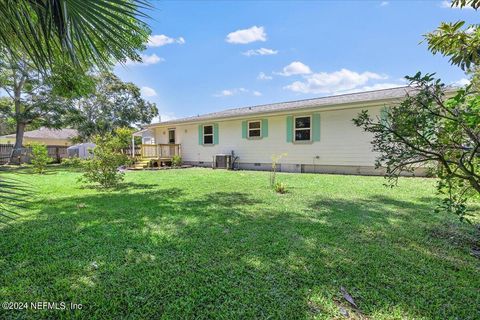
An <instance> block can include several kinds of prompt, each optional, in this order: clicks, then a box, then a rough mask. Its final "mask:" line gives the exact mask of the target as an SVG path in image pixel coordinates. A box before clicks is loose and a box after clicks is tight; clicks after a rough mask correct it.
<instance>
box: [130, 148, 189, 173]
mask: <svg viewBox="0 0 480 320" xmlns="http://www.w3.org/2000/svg"><path fill="white" fill-rule="evenodd" d="M140 155H141V159H139V160H137V162H136V163H135V165H134V168H136V169H141V168H152V167H162V166H164V165H169V163H171V161H172V158H173V157H174V156H180V155H181V153H180V144H142V145H141V147H140Z"/></svg>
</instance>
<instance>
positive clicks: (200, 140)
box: [198, 124, 203, 145]
mask: <svg viewBox="0 0 480 320" xmlns="http://www.w3.org/2000/svg"><path fill="white" fill-rule="evenodd" d="M198 144H199V145H202V144H203V126H202V125H201V124H199V125H198Z"/></svg>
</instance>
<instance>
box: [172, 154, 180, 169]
mask: <svg viewBox="0 0 480 320" xmlns="http://www.w3.org/2000/svg"><path fill="white" fill-rule="evenodd" d="M181 165H182V157H181V156H179V155H175V156H173V158H172V166H173V167H180V166H181Z"/></svg>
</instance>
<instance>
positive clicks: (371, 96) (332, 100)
mask: <svg viewBox="0 0 480 320" xmlns="http://www.w3.org/2000/svg"><path fill="white" fill-rule="evenodd" d="M414 90H415V88H412V87H408V86H404V87H397V88H390V89H381V90H374V91H364V92H358V93H348V94H341V95H335V96H328V97H321V98H314V99H306V100H297V101H288V102H279V103H271V104H264V105H259V106H250V107H242V108H234V109H227V110H224V111H219V112H213V113H207V114H203V115H198V116H192V117H186V118H181V119H175V120H171V121H164V122H158V123H152V124H150V125H148V126H147V127H153V126H158V125H164V124H165V125H170V124H177V123H183V122H193V121H205V120H212V119H220V118H230V117H241V116H250V115H255V114H262V113H272V112H281V111H290V110H299V109H308V108H314V107H328V106H334V105H342V104H352V103H362V102H375V101H383V100H392V99H398V98H403V97H405V95H406V94H407V93H408V92H412V91H414Z"/></svg>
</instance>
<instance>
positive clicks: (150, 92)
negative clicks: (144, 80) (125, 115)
mask: <svg viewBox="0 0 480 320" xmlns="http://www.w3.org/2000/svg"><path fill="white" fill-rule="evenodd" d="M140 92H141V93H142V96H144V97H155V96H156V95H157V92H156V91H155V89H153V88H150V87H142V88H141V89H140Z"/></svg>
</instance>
